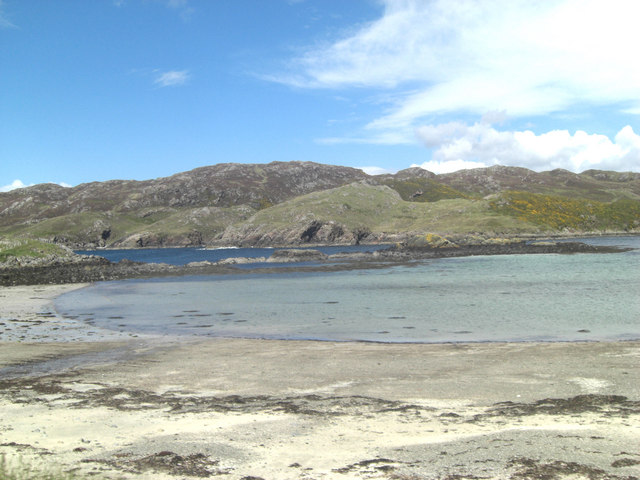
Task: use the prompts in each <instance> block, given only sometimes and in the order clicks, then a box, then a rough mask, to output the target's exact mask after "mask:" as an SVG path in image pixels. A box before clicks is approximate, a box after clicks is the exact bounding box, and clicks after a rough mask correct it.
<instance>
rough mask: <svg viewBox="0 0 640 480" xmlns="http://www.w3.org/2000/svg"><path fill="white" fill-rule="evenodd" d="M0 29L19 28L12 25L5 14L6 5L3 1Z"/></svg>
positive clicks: (0, 2)
mask: <svg viewBox="0 0 640 480" xmlns="http://www.w3.org/2000/svg"><path fill="white" fill-rule="evenodd" d="M0 28H17V27H16V25H14V24H13V23H11V21H10V20H9V19H8V18H7V15H6V14H5V12H4V5H3V2H2V0H0Z"/></svg>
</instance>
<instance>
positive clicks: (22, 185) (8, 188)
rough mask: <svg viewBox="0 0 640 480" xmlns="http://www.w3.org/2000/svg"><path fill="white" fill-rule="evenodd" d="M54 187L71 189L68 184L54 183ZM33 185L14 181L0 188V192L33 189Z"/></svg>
mask: <svg viewBox="0 0 640 480" xmlns="http://www.w3.org/2000/svg"><path fill="white" fill-rule="evenodd" d="M49 183H55V182H49ZM55 184H56V185H60V186H61V187H65V188H71V185H69V184H68V183H65V182H58V183H55ZM34 185H35V183H30V184H28V185H27V184H25V183H24V182H23V181H22V180H14V181H13V182H11V183H10V184H9V185H5V186H4V187H0V192H10V191H11V190H16V189H18V188H25V187H33V186H34Z"/></svg>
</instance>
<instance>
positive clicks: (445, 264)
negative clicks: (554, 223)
mask: <svg viewBox="0 0 640 480" xmlns="http://www.w3.org/2000/svg"><path fill="white" fill-rule="evenodd" d="M588 241H589V242H590V243H597V244H607V245H627V246H633V247H636V248H640V237H615V238H612V237H604V238H600V237H599V238H594V239H589V240H588ZM639 292H640V250H633V251H630V252H625V253H614V254H575V255H509V256H478V257H465V258H453V259H441V260H430V261H424V262H419V263H416V264H412V265H407V266H401V267H392V268H387V269H382V270H379V269H372V270H358V271H346V272H331V273H296V272H291V271H283V272H282V273H274V274H268V275H267V274H259V275H257V274H243V275H234V276H198V277H182V278H169V279H167V278H163V279H155V280H126V281H117V282H102V283H98V284H95V285H92V286H91V287H88V288H85V289H82V290H78V291H74V292H70V293H68V294H66V295H63V296H61V297H59V298H58V300H57V304H56V308H57V310H58V312H60V313H61V314H64V315H70V316H77V317H78V318H79V319H82V320H84V321H86V322H89V323H91V324H95V325H97V326H100V327H103V328H109V329H114V330H122V331H129V332H147V333H166V334H172V335H176V334H177V335H200V336H202V335H204V336H228V337H256V338H279V339H317V340H339V341H349V340H362V341H380V342H469V341H474V342H478V341H577V340H630V339H640V294H639Z"/></svg>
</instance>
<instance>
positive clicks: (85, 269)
mask: <svg viewBox="0 0 640 480" xmlns="http://www.w3.org/2000/svg"><path fill="white" fill-rule="evenodd" d="M621 251H624V249H620V248H617V247H602V246H592V245H587V244H585V243H581V242H555V241H546V242H528V241H524V240H523V241H515V242H514V241H511V242H507V243H482V244H463V245H458V244H447V245H439V246H432V245H424V244H422V245H420V244H419V245H408V244H399V245H395V246H391V247H389V248H388V249H385V250H378V251H376V252H373V253H340V254H335V255H325V254H323V253H321V252H319V251H316V250H296V249H287V248H285V249H281V250H275V251H274V253H273V254H272V257H270V258H267V259H265V258H259V259H247V258H235V259H226V260H223V261H221V262H217V263H211V262H206V261H205V262H195V263H190V264H187V265H183V266H176V265H168V264H164V263H143V262H133V261H129V260H122V261H120V262H117V263H114V262H110V261H109V260H107V259H105V258H103V257H99V256H95V255H90V256H87V255H71V256H67V257H56V256H53V257H49V258H47V259H45V260H39V261H31V262H30V261H27V262H20V261H14V262H11V263H4V264H0V286H15V285H46V284H66V283H89V282H99V281H106V280H122V279H127V278H152V277H164V276H183V275H210V274H231V273H240V272H242V273H247V272H248V271H247V270H242V271H240V270H239V269H238V268H235V267H234V266H233V265H234V264H243V263H244V264H246V263H261V262H265V263H296V262H313V265H305V266H294V265H292V266H291V267H289V268H288V271H293V270H297V271H309V270H347V269H355V268H376V267H384V266H388V265H393V264H402V263H406V262H410V261H416V260H425V259H435V258H450V257H465V256H473V255H521V254H551V253H555V254H572V253H613V252H621ZM277 268H278V267H273V266H268V265H265V266H260V267H256V268H255V269H252V270H251V271H255V272H260V273H264V272H270V271H275V270H276V269H277Z"/></svg>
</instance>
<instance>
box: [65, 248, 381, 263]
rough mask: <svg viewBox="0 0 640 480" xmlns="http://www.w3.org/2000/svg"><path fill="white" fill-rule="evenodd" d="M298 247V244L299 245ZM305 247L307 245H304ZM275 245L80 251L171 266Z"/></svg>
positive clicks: (259, 252) (258, 252)
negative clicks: (260, 246) (261, 246)
mask: <svg viewBox="0 0 640 480" xmlns="http://www.w3.org/2000/svg"><path fill="white" fill-rule="evenodd" d="M296 248H298V247H296ZM384 248H388V245H342V246H328V247H308V248H306V249H311V250H319V251H321V252H322V253H325V254H327V255H332V254H335V253H342V252H349V253H353V252H374V251H376V250H381V249H384ZM301 249H305V248H301ZM274 250H276V249H273V248H215V249H213V248H212V249H206V248H140V249H122V250H115V249H114V250H78V251H76V253H79V254H82V255H99V256H101V257H104V258H106V259H107V260H109V261H111V262H119V261H120V260H123V259H127V260H131V261H134V262H146V263H167V264H170V265H186V264H187V263H189V262H202V261H205V260H206V261H209V262H217V261H220V260H224V259H225V258H233V257H246V258H259V257H270V256H271V254H272V253H273V251H274Z"/></svg>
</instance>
